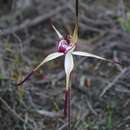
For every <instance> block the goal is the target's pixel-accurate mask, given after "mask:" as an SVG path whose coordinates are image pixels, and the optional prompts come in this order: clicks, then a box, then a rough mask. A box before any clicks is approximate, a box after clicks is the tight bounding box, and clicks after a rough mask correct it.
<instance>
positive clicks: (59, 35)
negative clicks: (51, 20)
mask: <svg viewBox="0 0 130 130" xmlns="http://www.w3.org/2000/svg"><path fill="white" fill-rule="evenodd" d="M52 27H53V29H54V30H55V32H56V33H57V35H58V37H59V39H62V38H63V36H62V34H61V33H60V32H59V31H58V30H57V29H56V27H55V26H54V25H52Z"/></svg>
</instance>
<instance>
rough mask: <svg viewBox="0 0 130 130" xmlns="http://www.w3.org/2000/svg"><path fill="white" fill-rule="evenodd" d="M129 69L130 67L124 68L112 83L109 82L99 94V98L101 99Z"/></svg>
mask: <svg viewBox="0 0 130 130" xmlns="http://www.w3.org/2000/svg"><path fill="white" fill-rule="evenodd" d="M129 68H130V67H128V68H124V69H123V70H122V71H121V72H120V74H119V75H117V76H116V78H115V79H114V80H113V81H112V82H110V83H109V84H108V85H107V86H106V87H105V88H104V89H103V91H102V92H101V94H100V97H103V95H104V94H105V93H106V92H107V91H108V90H109V89H110V88H111V87H113V85H115V84H116V82H117V81H118V80H119V79H120V78H121V77H122V76H123V75H124V73H125V72H126V71H127V70H128V69H129Z"/></svg>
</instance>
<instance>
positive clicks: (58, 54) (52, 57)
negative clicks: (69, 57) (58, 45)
mask: <svg viewBox="0 0 130 130" xmlns="http://www.w3.org/2000/svg"><path fill="white" fill-rule="evenodd" d="M63 55H64V53H59V52H55V53H52V54H50V55H48V56H47V57H45V59H44V60H43V61H42V62H41V63H40V64H39V65H38V66H37V67H36V68H35V69H34V71H36V70H37V69H38V68H40V67H41V66H42V65H43V64H45V63H46V62H48V61H50V60H53V59H56V58H57V57H59V56H63Z"/></svg>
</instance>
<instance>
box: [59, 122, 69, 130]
mask: <svg viewBox="0 0 130 130" xmlns="http://www.w3.org/2000/svg"><path fill="white" fill-rule="evenodd" d="M66 126H68V122H67V123H65V124H64V125H62V126H61V127H60V128H59V129H58V130H63V129H64V128H65V127H66Z"/></svg>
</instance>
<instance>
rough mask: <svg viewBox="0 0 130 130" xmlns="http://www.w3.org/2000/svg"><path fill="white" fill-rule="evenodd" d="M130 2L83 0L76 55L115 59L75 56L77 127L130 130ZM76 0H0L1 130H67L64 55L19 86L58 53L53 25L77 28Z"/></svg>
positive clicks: (74, 118) (76, 129)
mask: <svg viewBox="0 0 130 130" xmlns="http://www.w3.org/2000/svg"><path fill="white" fill-rule="evenodd" d="M129 12H130V1H129V0H79V27H80V31H79V41H78V47H77V50H79V49H80V50H83V51H87V52H91V53H94V54H97V55H100V56H102V57H106V58H109V59H115V60H118V61H120V62H121V65H114V64H110V63H106V62H102V61H99V60H96V59H91V58H81V57H80V58H78V57H77V58H76V60H75V65H76V67H75V70H74V71H73V73H72V77H71V79H72V97H71V108H72V110H71V112H72V113H71V117H72V123H71V127H72V130H130V80H129V79H130V53H129V52H130V13H129ZM74 14H75V12H74V0H56V1H54V0H53V1H52V0H0V130H66V126H67V124H66V122H67V121H66V120H65V119H64V118H62V117H61V116H60V114H61V113H62V111H63V101H64V86H65V84H64V83H65V81H64V77H65V74H64V70H63V58H60V60H56V61H51V62H50V63H48V64H46V65H45V66H43V67H41V69H40V70H39V71H38V72H37V73H35V74H34V75H33V76H32V77H31V78H30V80H29V81H27V82H26V83H24V84H23V85H22V86H20V87H16V85H15V84H16V83H17V82H18V81H20V80H21V79H23V78H24V76H25V75H26V74H28V73H29V72H30V71H31V70H32V68H33V67H34V66H36V65H37V64H39V63H40V62H41V61H42V60H43V58H44V57H45V56H46V55H48V54H49V53H50V52H53V51H55V50H56V44H57V41H58V38H57V35H56V34H55V32H54V30H53V29H52V27H51V25H50V19H51V21H52V22H53V23H54V25H55V26H56V27H57V28H58V29H59V30H60V31H61V33H62V34H64V35H66V34H68V33H71V32H72V30H73V28H74Z"/></svg>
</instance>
